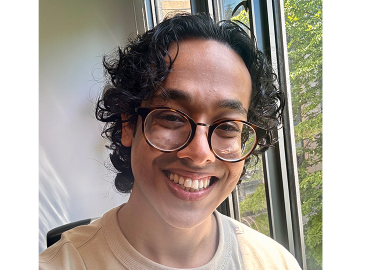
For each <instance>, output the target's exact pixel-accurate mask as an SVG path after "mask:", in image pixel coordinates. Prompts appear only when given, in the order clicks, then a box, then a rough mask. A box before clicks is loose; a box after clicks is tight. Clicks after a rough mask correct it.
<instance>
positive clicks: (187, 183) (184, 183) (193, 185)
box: [169, 173, 210, 192]
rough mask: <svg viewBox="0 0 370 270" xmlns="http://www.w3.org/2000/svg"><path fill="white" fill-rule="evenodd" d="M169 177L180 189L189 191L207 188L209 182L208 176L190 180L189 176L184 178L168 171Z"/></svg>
mask: <svg viewBox="0 0 370 270" xmlns="http://www.w3.org/2000/svg"><path fill="white" fill-rule="evenodd" d="M169 179H170V180H171V181H173V182H174V183H176V184H178V185H179V186H180V187H181V188H182V189H184V190H186V191H190V192H197V191H199V190H202V189H204V188H207V187H208V186H209V184H210V178H209V179H204V180H198V179H195V180H192V179H191V178H189V177H187V178H184V177H183V176H179V175H177V174H175V173H170V175H169Z"/></svg>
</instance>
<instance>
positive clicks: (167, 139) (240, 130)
mask: <svg viewBox="0 0 370 270" xmlns="http://www.w3.org/2000/svg"><path fill="white" fill-rule="evenodd" d="M136 112H137V113H138V114H139V115H140V116H141V117H142V130H143V134H144V138H145V140H146V141H147V143H148V144H149V145H150V146H152V147H154V148H156V149H158V150H160V151H162V152H166V153H169V152H173V151H179V150H182V149H184V148H185V147H186V146H188V145H189V144H190V142H191V141H192V140H193V138H194V135H195V131H196V128H197V126H206V127H209V131H208V145H209V148H210V150H211V151H212V153H213V154H214V155H215V156H216V157H217V158H218V159H220V160H223V161H227V162H238V161H241V160H244V159H245V158H247V157H248V156H249V155H250V154H251V153H252V151H253V150H254V149H255V148H256V146H257V126H255V125H253V124H250V123H248V122H246V121H242V120H218V121H216V122H214V123H212V124H211V125H208V124H204V123H195V121H194V120H193V119H191V117H190V116H188V115H187V114H186V113H183V112H181V111H178V110H175V109H171V108H167V107H155V108H136Z"/></svg>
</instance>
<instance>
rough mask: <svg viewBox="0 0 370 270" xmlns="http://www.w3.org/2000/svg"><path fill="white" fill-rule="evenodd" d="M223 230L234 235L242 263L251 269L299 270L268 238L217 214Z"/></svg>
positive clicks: (284, 251)
mask: <svg viewBox="0 0 370 270" xmlns="http://www.w3.org/2000/svg"><path fill="white" fill-rule="evenodd" d="M217 214H218V215H219V217H220V220H221V222H222V225H223V227H224V230H230V231H231V232H232V233H233V234H235V235H236V238H237V241H238V245H239V250H240V252H241V254H242V257H243V261H244V263H245V264H246V265H249V266H250V267H253V269H279V270H280V269H301V268H300V266H299V264H298V262H297V260H296V259H295V258H294V256H293V255H292V254H291V253H290V252H289V251H288V250H287V249H286V248H285V247H283V246H282V245H280V244H279V243H278V242H276V241H275V240H273V239H271V238H270V237H268V236H266V235H264V234H262V233H260V232H258V231H256V230H254V229H252V228H250V227H248V226H246V225H245V224H243V223H241V222H238V221H236V220H234V219H232V218H229V217H227V216H224V215H222V214H220V213H217Z"/></svg>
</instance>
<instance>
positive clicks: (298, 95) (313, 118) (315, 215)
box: [284, 0, 322, 270]
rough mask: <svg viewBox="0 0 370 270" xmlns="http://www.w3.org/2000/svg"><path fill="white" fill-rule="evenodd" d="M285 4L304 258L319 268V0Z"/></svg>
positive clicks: (293, 0) (312, 269) (288, 0)
mask: <svg viewBox="0 0 370 270" xmlns="http://www.w3.org/2000/svg"><path fill="white" fill-rule="evenodd" d="M284 5H285V27H286V34H287V49H288V59H289V71H290V74H289V75H290V89H291V95H292V108H293V117H294V125H295V127H294V132H295V140H296V151H297V163H298V175H299V187H300V194H301V208H302V216H303V225H304V235H305V250H306V262H307V269H308V270H319V269H320V270H321V269H322V0H310V1H298V0H285V1H284Z"/></svg>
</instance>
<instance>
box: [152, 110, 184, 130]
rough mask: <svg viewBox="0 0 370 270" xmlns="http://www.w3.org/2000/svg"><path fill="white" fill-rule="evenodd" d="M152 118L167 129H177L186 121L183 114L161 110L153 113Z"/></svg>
mask: <svg viewBox="0 0 370 270" xmlns="http://www.w3.org/2000/svg"><path fill="white" fill-rule="evenodd" d="M153 119H154V122H155V124H158V125H160V126H162V127H164V128H168V129H177V128H180V127H182V126H184V125H185V124H187V123H188V120H187V119H186V118H185V117H184V116H182V115H181V114H179V113H176V112H173V111H161V112H159V113H158V114H155V115H153ZM154 122H153V123H154Z"/></svg>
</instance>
